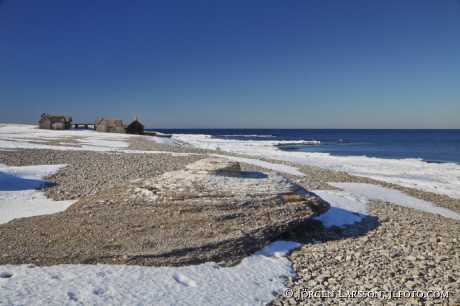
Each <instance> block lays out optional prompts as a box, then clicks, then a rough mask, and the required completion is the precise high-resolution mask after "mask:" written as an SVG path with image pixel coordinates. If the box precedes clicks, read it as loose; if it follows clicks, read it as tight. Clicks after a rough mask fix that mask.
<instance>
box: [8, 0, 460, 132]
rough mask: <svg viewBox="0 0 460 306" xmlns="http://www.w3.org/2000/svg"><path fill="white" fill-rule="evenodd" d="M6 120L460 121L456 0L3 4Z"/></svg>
mask: <svg viewBox="0 0 460 306" xmlns="http://www.w3.org/2000/svg"><path fill="white" fill-rule="evenodd" d="M0 108H1V111H0V122H12V123H29V124H36V123H37V121H38V119H39V116H40V114H41V113H43V112H49V113H65V114H69V115H71V116H72V117H73V119H74V122H93V121H94V119H95V118H96V117H105V118H121V119H123V120H124V121H125V122H130V121H131V120H132V118H133V116H134V115H137V116H138V117H139V121H140V122H142V123H143V124H144V125H146V126H147V127H151V128H460V1H458V0H444V1H435V0H429V1H426V0H414V1H409V0H406V1H397V0H393V1H392V0H384V1H383V0H382V1H369V0H362V1H359V0H350V1H343V0H338V1H326V0H324V1H319V0H314V1H313V0H312V1H307V0H302V1H294V0H293V1H270V0H264V1H248V0H245V1H235V0H233V1H216V0H209V1H175V0H167V1H166V0H165V1H118V0H112V1H97V0H96V1H71V0H68V1H60V0H55V1H53V0H45V1H28V0H18V1H14V0H4V1H1V0H0Z"/></svg>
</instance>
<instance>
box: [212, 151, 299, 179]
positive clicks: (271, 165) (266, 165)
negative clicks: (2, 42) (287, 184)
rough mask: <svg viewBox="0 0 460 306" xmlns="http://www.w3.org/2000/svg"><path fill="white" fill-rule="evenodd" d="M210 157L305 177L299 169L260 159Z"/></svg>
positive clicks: (223, 156)
mask: <svg viewBox="0 0 460 306" xmlns="http://www.w3.org/2000/svg"><path fill="white" fill-rule="evenodd" d="M210 155H211V156H215V157H221V158H227V159H230V160H234V161H237V162H241V163H247V164H251V165H255V166H259V167H262V168H266V169H271V170H275V171H279V172H283V173H288V174H292V175H297V176H305V174H304V173H302V172H300V171H299V169H297V168H294V167H291V166H286V165H280V164H274V163H269V162H265V161H261V160H258V159H251V158H243V157H234V156H227V155H219V154H210Z"/></svg>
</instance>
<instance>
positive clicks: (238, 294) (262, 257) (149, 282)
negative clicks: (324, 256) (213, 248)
mask: <svg viewBox="0 0 460 306" xmlns="http://www.w3.org/2000/svg"><path fill="white" fill-rule="evenodd" d="M299 246H300V245H299V244H297V243H293V242H291V243H288V242H276V243H273V244H271V245H270V246H269V247H268V248H267V252H266V253H265V254H261V252H257V253H255V254H253V255H252V256H249V257H247V258H245V259H243V260H242V261H241V263H239V264H238V265H236V266H234V267H230V268H222V267H220V266H219V265H217V264H216V263H212V262H210V263H205V264H202V265H197V266H186V267H141V266H126V265H59V266H52V267H36V266H34V265H20V266H13V265H5V266H0V275H4V277H5V276H9V275H12V276H11V278H0V291H1V292H2V299H1V300H0V304H5V305H10V304H21V305H49V304H52V305H70V304H72V305H73V304H75V303H78V304H80V305H261V302H263V301H270V300H273V299H274V296H273V295H272V294H271V292H273V291H275V292H281V291H282V290H283V289H284V283H283V280H282V279H281V276H293V273H292V270H291V263H290V262H289V260H287V259H286V258H285V257H283V256H284V255H285V254H287V253H288V251H289V250H292V249H294V248H297V247H299ZM262 253H263V252H262ZM38 288H39V289H38Z"/></svg>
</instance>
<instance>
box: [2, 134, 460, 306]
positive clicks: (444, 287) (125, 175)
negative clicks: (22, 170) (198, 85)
mask: <svg viewBox="0 0 460 306" xmlns="http://www.w3.org/2000/svg"><path fill="white" fill-rule="evenodd" d="M50 133H52V131H50ZM146 137H148V136H133V137H129V138H126V139H124V140H123V141H125V142H126V143H127V146H126V148H124V151H123V152H110V153H107V152H95V151H87V150H83V149H82V150H56V147H59V146H68V143H72V142H73V143H74V146H75V147H78V146H79V143H78V142H77V141H76V140H77V139H78V136H75V137H73V138H72V137H66V138H65V139H61V140H60V139H53V140H43V139H38V138H37V139H36V140H37V143H39V144H40V145H41V146H42V147H41V148H39V149H37V148H17V149H8V150H3V151H0V164H4V165H8V166H16V167H19V166H33V165H50V164H65V165H67V166H66V167H64V168H62V169H61V170H59V171H57V172H56V173H54V174H52V175H50V176H48V177H46V178H45V179H46V181H48V182H49V185H48V186H47V187H46V188H43V190H42V191H43V192H44V194H45V195H46V197H48V198H50V199H53V200H56V201H63V200H78V199H80V198H84V197H85V196H89V195H94V194H98V193H99V192H101V190H103V189H105V188H108V187H110V186H113V185H115V184H118V183H120V182H124V181H132V180H136V179H143V178H151V177H154V176H157V175H160V174H163V173H165V172H170V171H177V170H180V169H182V168H183V167H184V166H185V165H188V164H190V163H192V162H195V161H197V160H200V159H203V158H207V157H209V156H210V155H211V154H216V150H207V149H199V148H192V147H188V146H183V145H182V146H181V145H175V146H171V145H167V144H162V143H157V142H154V141H150V140H146ZM29 142H30V143H33V140H30V139H29ZM46 146H50V148H49V149H47V148H46ZM51 146H52V147H51ZM131 152H132V153H131ZM148 152H161V153H155V154H149V153H148ZM218 154H219V155H223V156H229V157H243V158H249V159H255V158H254V156H250V155H243V154H236V153H226V152H223V151H220V152H218ZM259 159H260V160H262V161H265V162H269V163H271V164H280V165H285V166H290V167H294V168H296V169H298V170H299V171H300V172H302V173H303V174H304V176H296V175H293V174H289V173H282V172H280V174H282V175H284V176H286V177H288V178H289V179H291V180H292V181H294V182H296V183H297V184H299V185H301V186H302V187H304V188H305V189H307V190H339V188H338V187H335V186H332V185H329V184H328V182H341V183H364V184H374V185H380V186H383V187H387V188H391V189H394V190H398V191H400V192H402V193H404V194H406V195H409V196H412V197H414V198H417V199H420V200H424V201H427V202H431V203H433V204H434V205H435V206H437V207H443V208H447V209H450V210H451V211H453V212H456V213H460V200H458V199H453V198H451V197H448V196H447V195H440V194H436V193H432V192H425V191H421V190H417V189H413V188H407V187H402V186H399V185H396V184H391V183H387V182H382V181H377V180H374V179H371V178H366V177H360V176H354V175H350V174H347V173H345V172H337V171H332V170H328V169H324V168H320V167H316V166H310V165H305V164H300V163H294V162H287V161H279V160H274V159H267V158H259ZM241 167H242V170H243V171H263V172H272V171H275V170H270V169H267V168H264V167H261V166H257V165H254V164H249V163H244V162H241ZM2 226H3V225H2ZM5 226H8V224H6V225H5ZM0 236H1V239H8V238H7V237H5V236H4V233H3V231H2V227H0ZM280 238H281V239H283V240H289V241H295V242H298V243H300V244H301V245H302V246H301V247H300V248H299V249H297V250H295V251H293V252H292V253H291V254H290V255H289V256H288V259H289V260H290V261H291V262H292V269H293V272H294V274H295V276H289V277H286V278H285V280H284V281H285V287H286V290H285V291H284V292H277V293H274V300H273V301H265V302H264V301H261V302H260V303H259V304H265V305H350V304H355V305H419V304H420V305H422V304H423V305H459V304H460V243H459V241H460V221H458V220H455V219H450V218H446V217H443V216H441V215H438V214H433V213H429V212H423V211H419V210H416V209H413V208H408V207H402V206H399V205H396V204H395V203H391V202H388V201H387V202H385V201H378V200H372V201H371V203H370V209H369V213H368V215H367V216H366V217H365V218H364V219H363V220H362V221H361V222H359V223H354V224H351V225H346V226H343V227H325V226H324V225H323V224H322V223H321V222H319V221H315V220H314V221H312V222H310V223H308V224H305V225H303V226H300V227H298V228H296V229H295V230H293V231H290V232H288V233H285V234H284V235H283V236H282V237H280ZM1 253H2V254H5V253H7V250H1ZM4 257H5V256H4ZM2 264H8V262H3V263H2ZM119 264H126V265H130V264H135V263H133V262H129V261H126V262H124V263H119ZM357 292H361V294H360V295H359V296H358V294H357ZM376 292H380V293H379V294H381V295H382V296H378V297H376V296H375V295H376ZM401 292H402V293H401ZM407 292H409V293H410V294H407ZM430 292H431V293H433V292H435V293H436V294H434V295H433V294H431V295H430V294H429V293H430ZM439 292H442V294H439V296H438V295H437V293H439ZM364 293H366V296H365V294H364ZM370 293H372V296H369V295H370ZM446 293H447V295H448V297H447V296H446ZM0 304H1V303H0Z"/></svg>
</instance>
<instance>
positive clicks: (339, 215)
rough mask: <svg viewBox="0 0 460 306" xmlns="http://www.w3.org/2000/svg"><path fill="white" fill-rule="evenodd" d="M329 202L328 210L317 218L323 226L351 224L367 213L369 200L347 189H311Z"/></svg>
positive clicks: (359, 220)
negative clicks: (354, 194)
mask: <svg viewBox="0 0 460 306" xmlns="http://www.w3.org/2000/svg"><path fill="white" fill-rule="evenodd" d="M313 192H314V193H316V194H317V195H318V196H320V197H321V198H322V199H323V200H325V201H327V202H329V204H331V208H330V209H329V211H328V212H327V213H325V214H323V215H321V216H319V217H317V218H315V219H316V220H318V221H321V222H322V223H323V225H324V226H325V227H331V226H338V227H343V226H345V225H349V224H353V223H355V222H361V220H362V219H363V218H364V217H365V216H366V215H367V214H368V213H369V200H368V198H366V197H363V196H353V195H352V194H351V193H350V192H347V191H335V190H316V191H313Z"/></svg>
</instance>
